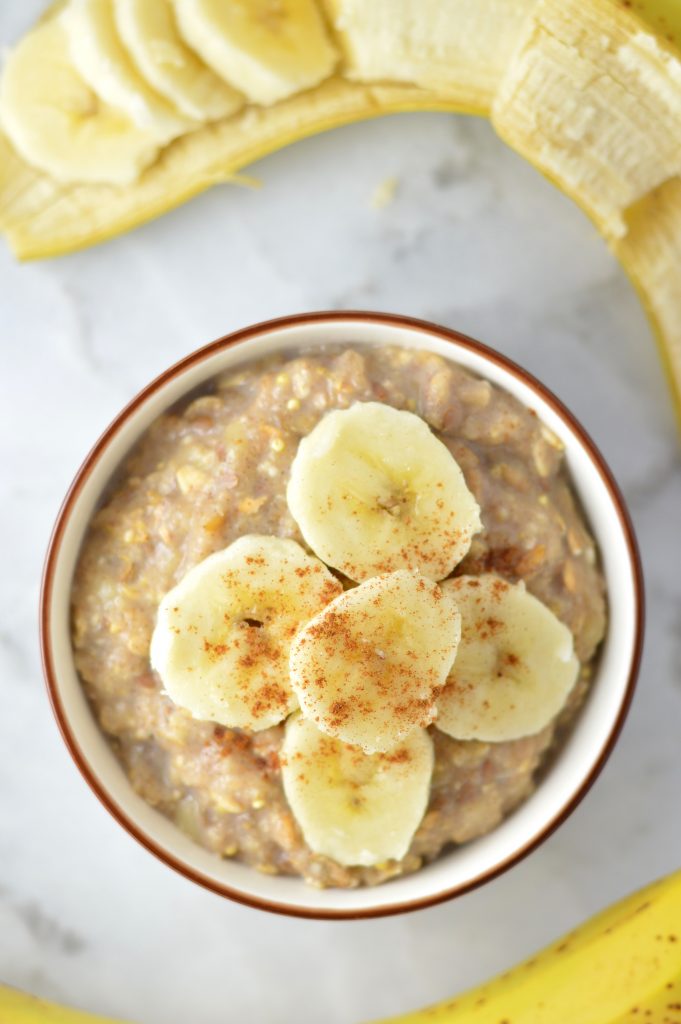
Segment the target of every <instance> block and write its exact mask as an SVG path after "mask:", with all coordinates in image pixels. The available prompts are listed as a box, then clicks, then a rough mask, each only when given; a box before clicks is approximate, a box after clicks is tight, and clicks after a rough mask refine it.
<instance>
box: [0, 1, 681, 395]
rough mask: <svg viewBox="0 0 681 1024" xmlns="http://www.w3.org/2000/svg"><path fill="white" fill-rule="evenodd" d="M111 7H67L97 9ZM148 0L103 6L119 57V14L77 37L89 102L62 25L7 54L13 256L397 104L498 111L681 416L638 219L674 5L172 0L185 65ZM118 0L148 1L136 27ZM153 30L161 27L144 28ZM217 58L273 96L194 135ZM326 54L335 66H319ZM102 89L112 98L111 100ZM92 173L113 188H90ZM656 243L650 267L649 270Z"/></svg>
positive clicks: (671, 135)
mask: <svg viewBox="0 0 681 1024" xmlns="http://www.w3.org/2000/svg"><path fill="white" fill-rule="evenodd" d="M112 2H114V0H71V3H78V4H86V5H92V4H96V5H97V6H98V8H100V7H101V9H102V10H105V8H106V7H107V5H110V4H111V3H112ZM161 2H163V3H167V2H168V0H150V4H141V3H140V0H115V6H114V13H115V15H116V25H117V26H118V28H119V30H120V31H121V34H122V36H123V37H124V38H123V42H125V43H126V45H127V49H128V54H127V55H126V54H125V51H124V50H123V48H122V44H121V40H120V39H118V38H117V36H116V32H115V26H114V28H113V29H112V31H111V32H110V33H109V30H108V29H107V31H106V32H105V33H104V36H102V35H101V34H100V35H98V36H97V39H98V42H97V46H95V47H89V51H88V47H85V50H84V53H85V56H83V53H82V52H81V53H80V56H79V57H78V55H77V54H78V52H79V51H81V50H83V47H82V46H81V47H78V46H76V47H75V48H74V49H75V51H76V58H74V59H76V60H77V62H78V61H80V64H81V68H82V70H83V71H85V77H86V78H88V79H89V80H91V81H92V82H93V83H95V82H96V83H97V89H96V92H97V93H98V94H99V93H100V90H101V94H99V95H98V96H97V95H95V94H93V93H92V92H88V90H87V89H85V87H84V86H83V84H82V82H81V80H80V78H79V76H77V75H75V72H74V69H72V68H67V67H66V65H67V60H66V59H65V58H66V54H65V53H64V46H63V42H62V43H60V42H58V40H57V34H56V33H53V34H52V36H51V45H50V50H51V52H48V50H47V48H46V47H45V46H44V45H42V44H41V45H40V46H38V45H36V46H34V45H33V42H31V43H30V44H29V43H28V40H29V39H31V36H30V35H29V36H28V37H26V48H25V49H24V48H23V44H22V46H21V47H19V48H18V50H17V51H15V54H14V56H10V60H9V62H8V64H7V71H6V72H5V74H4V76H3V78H5V79H6V78H7V77H8V76H11V75H12V74H13V73H14V72H13V71H12V69H13V68H14V69H15V70H16V66H17V64H16V62H15V60H14V57H17V60H18V53H19V51H21V50H23V53H24V54H26V53H35V54H39V55H40V56H39V57H36V58H35V60H36V63H35V68H36V71H35V81H34V82H33V83H32V84H31V87H30V88H28V85H27V83H28V81H30V77H29V76H24V78H23V80H22V81H23V85H22V88H21V89H19V88H17V87H15V86H13V87H8V86H7V84H6V83H4V82H3V83H2V84H0V91H1V92H2V101H1V102H0V108H1V109H0V123H1V124H2V132H4V134H2V133H0V231H3V232H4V233H5V235H6V237H7V239H8V242H9V244H10V246H11V248H12V249H13V250H14V252H15V253H16V255H17V256H19V257H20V258H22V259H27V258H36V257H44V256H51V255H56V254H58V253H62V252H67V251H70V250H72V249H76V248H79V247H81V246H85V245H90V244H93V243H94V242H97V241H101V240H103V239H105V238H109V237H111V236H112V235H115V234H117V233H119V232H121V231H125V230H127V229H128V228H130V227H133V226H135V225H137V224H140V223H142V222H143V221H145V220H148V219H150V218H152V217H155V216H157V215H158V214H160V213H162V212H164V211H165V210H168V209H170V208H172V207H173V206H175V205H177V204H178V203H180V202H183V201H184V200H185V199H188V198H189V197H191V196H193V195H195V194H196V193H197V192H199V191H201V190H202V189H205V188H208V187H209V186H210V185H212V184H215V183H216V182H219V181H228V180H231V179H233V178H234V176H235V174H236V172H237V171H238V170H240V169H241V168H243V167H244V166H245V165H246V164H248V163H249V162H251V161H252V160H254V159H257V158H259V157H261V156H264V155H266V154H267V153H269V152H271V151H272V150H274V149H277V148H279V147H281V146H283V145H286V144H288V143H289V142H292V141H294V140H296V139H299V138H303V137H304V136H306V135H309V134H312V133H314V132H319V131H323V130H325V129H327V128H331V127H334V126H336V125H340V124H346V123H348V122H351V121H355V120H359V119H362V118H367V117H372V116H377V115H379V114H383V113H389V112H393V111H398V110H417V109H424V110H425V109H429V110H454V111H460V112H461V111H468V112H476V113H490V112H491V113H492V119H493V123H494V124H495V127H496V128H497V130H498V132H499V133H500V134H501V136H502V137H503V138H505V139H506V140H507V141H508V142H509V143H510V144H511V145H512V146H514V147H515V148H517V149H518V150H519V151H520V152H521V153H523V154H524V155H525V156H526V157H527V158H528V159H529V160H531V161H532V162H533V163H535V164H536V165H537V166H538V167H540V168H541V169H542V170H543V171H544V172H545V173H546V174H547V175H548V176H549V177H550V178H552V179H553V180H555V181H556V182H557V183H558V184H559V185H560V186H561V187H562V188H563V189H564V190H565V191H567V192H568V193H569V194H570V195H572V197H573V198H574V199H575V200H576V201H577V202H578V203H579V204H580V205H581V206H582V207H583V208H584V209H585V210H586V211H587V213H589V215H590V216H591V217H592V218H593V219H594V220H595V222H596V224H597V225H598V226H599V228H600V230H601V231H602V232H603V234H604V235H605V236H606V238H607V239H609V240H610V242H611V243H612V245H613V248H614V251H615V252H616V253H617V255H618V256H619V257H620V259H622V261H623V262H624V266H625V269H627V270H628V271H629V273H630V275H631V276H632V278H633V280H634V282H635V283H636V285H637V287H638V288H639V291H641V293H642V294H643V298H644V302H645V305H646V308H647V309H648V310H649V312H650V313H651V316H652V318H653V325H654V326H655V327H656V328H657V329H658V331H659V332H660V345H661V348H662V350H663V352H664V354H665V363H666V365H667V367H668V369H670V370H671V373H672V386H673V389H674V391H675V397H676V401H677V404H678V409H679V414H680V415H681V376H680V375H679V369H678V364H679V359H678V345H679V335H681V322H680V320H679V316H678V313H677V305H678V300H676V299H675V298H674V297H673V295H672V296H671V297H670V293H669V283H668V282H669V275H668V274H667V273H663V272H661V271H660V269H659V267H660V264H659V259H660V258H661V257H662V253H663V251H668V250H670V244H671V248H672V250H673V249H674V245H675V243H673V244H672V243H670V241H669V239H671V238H672V236H675V232H676V230H677V227H676V220H675V216H674V213H673V209H672V205H673V204H671V205H670V204H669V203H667V202H666V201H665V202H664V203H663V204H661V206H662V207H663V209H661V210H660V209H659V208H657V212H656V214H655V224H654V226H653V227H652V228H651V229H647V228H646V227H645V226H644V224H643V218H644V213H643V212H642V211H646V210H647V209H649V207H648V205H647V203H646V202H645V200H646V198H647V197H651V196H653V195H656V194H657V192H656V190H658V189H665V190H666V188H667V187H669V189H670V194H672V195H673V194H674V189H675V186H674V185H673V184H672V183H673V182H674V181H681V157H680V156H679V153H681V134H680V133H681V128H680V127H679V126H680V125H681V116H680V115H681V60H680V58H679V53H680V52H681V5H679V3H678V0H635V2H634V0H632V2H631V3H630V2H624V0H565V2H563V0H517V2H516V0H476V2H475V3H474V4H473V3H470V2H469V0H419V2H418V3H417V0H373V2H372V3H371V4H362V3H360V2H359V0H315V3H314V4H313V0H306V2H303V0H276V2H274V3H273V0H257V4H255V5H253V3H249V4H246V3H245V0H224V2H222V3H218V0H174V7H175V9H176V13H177V15H178V16H179V19H180V21H185V23H186V22H187V21H188V22H189V24H190V25H193V26H194V27H193V29H192V28H190V29H189V30H188V32H189V33H190V34H192V35H193V39H194V43H195V45H196V47H197V49H198V50H199V51H200V53H197V54H194V55H193V56H192V57H191V58H190V56H189V52H190V50H191V45H190V46H189V47H188V46H187V42H188V40H187V39H183V38H182V36H181V35H178V34H177V25H176V24H175V21H174V20H173V19H172V17H170V12H168V11H166V15H159V16H158V20H157V15H156V14H155V13H154V11H153V8H155V7H156V8H157V7H158V4H159V3H161ZM316 4H318V5H319V6H316ZM61 6H62V5H61V4H59V5H56V6H55V9H54V12H55V14H57V13H58V11H59V9H60V7H61ZM125 6H127V8H128V10H130V9H132V8H133V7H136V8H137V11H138V13H139V12H140V11H143V10H144V19H145V20H144V21H143V22H141V21H139V20H138V21H137V22H135V24H134V26H133V27H134V29H135V32H136V33H137V34H136V35H134V34H133V30H132V28H131V25H130V23H129V22H128V23H126V22H125V16H124V15H123V14H122V13H121V11H122V10H123V7H125ZM119 8H120V10H119ZM187 12H189V13H187ZM321 12H323V14H324V16H325V18H326V21H327V25H328V26H329V27H330V28H331V29H332V30H333V31H332V33H331V35H329V34H328V32H325V30H324V27H323V25H322V22H321V20H320V17H319V15H320V13H321ZM55 14H53V15H52V16H53V17H54V16H55ZM105 14H106V11H105ZM242 16H243V17H242ZM147 19H148V20H147ZM275 22H276V23H277V25H278V26H279V29H278V31H277V32H273V31H272V26H273V24H274V23H275ZM109 24H111V19H109ZM124 24H127V28H124V27H122V26H123V25H124ZM197 26H198V27H197ZM147 27H148V28H149V30H150V32H151V34H152V35H153V34H154V33H155V32H157V33H158V38H156V39H155V40H154V39H149V38H148V35H149V34H148V33H147ZM185 27H186V26H185ZM209 29H210V31H209ZM36 31H37V30H34V33H35V32H36ZM109 34H110V35H111V39H109ZM41 38H42V39H43V40H44V39H45V36H42V37H41ZM284 39H286V40H288V42H289V43H290V44H291V45H292V50H293V52H295V53H296V54H297V57H296V59H295V60H293V61H291V60H289V58H288V56H287V54H288V51H287V50H285V48H283V47H282V45H280V40H284ZM315 39H316V40H317V44H318V45H316V46H312V45H311V41H313V40H315ZM189 43H191V40H189ZM152 44H154V45H152ZM155 44H160V45H155ZM217 50H219V51H220V55H219V58H218V60H219V64H220V67H218V68H217V72H218V74H220V75H221V76H224V77H225V78H226V79H227V81H228V82H229V83H230V84H231V85H235V86H236V87H237V88H238V89H241V90H242V91H243V92H244V93H245V95H246V97H247V99H250V100H252V101H256V102H267V103H270V102H272V101H273V100H274V99H275V98H276V97H277V96H279V97H285V98H283V99H280V100H279V102H277V103H275V104H274V105H273V106H269V107H266V108H260V107H258V106H249V107H248V108H247V109H246V111H244V112H239V111H236V112H232V113H230V114H229V116H221V117H219V119H218V120H217V121H215V122H214V123H212V124H205V123H204V124H203V126H202V127H198V128H196V126H197V124H198V123H201V122H206V121H211V120H212V119H213V118H214V117H215V116H216V114H215V110H214V109H211V105H210V104H208V103H207V101H205V93H201V92H199V94H198V99H197V95H196V94H193V95H191V96H190V95H189V93H190V92H191V89H190V84H189V83H194V82H196V83H198V82H199V81H203V82H204V83H205V82H207V81H210V79H207V78H206V77H205V76H206V75H209V74H210V72H209V70H208V68H207V67H205V65H204V64H203V63H202V62H201V60H200V56H203V57H204V58H205V59H206V60H207V61H208V63H212V62H213V60H214V58H215V57H216V52H215V51H217ZM209 51H210V53H209ZM88 52H89V58H88V56H87V54H88ZM93 54H98V55H99V56H100V57H105V56H106V57H107V60H106V61H99V60H98V59H96V58H95V57H94V56H93ZM178 54H180V56H179V57H178V56H177V55H178ZM227 54H229V60H228V63H229V71H228V70H227V65H226V64H225V57H226V55H227ZM156 55H160V58H159V60H158V61H157V60H156V59H155V57H156ZM164 55H165V57H167V58H168V62H166V61H165V59H164ZM112 56H113V57H115V59H114V60H113V67H111V66H109V63H108V62H109V60H110V59H111V57H112ZM122 57H126V58H127V57H130V58H131V60H130V61H129V62H128V61H127V60H123V59H122ZM338 57H340V63H339V65H338V68H337V71H336V74H337V75H339V76H338V77H329V76H331V75H332V72H333V69H334V67H335V65H336V61H337V59H338ZM40 58H42V59H40ZM184 59H186V60H187V61H188V64H187V66H186V68H185V67H180V65H181V64H182V61H183V60H184ZM178 62H179V63H178ZM122 64H123V65H125V67H126V68H127V72H126V74H123V73H122V71H121V65H122ZM86 65H87V67H86ZM223 65H224V66H223ZM171 67H175V70H177V72H178V74H174V72H173V71H172V70H171ZM131 70H132V75H133V77H134V80H135V81H136V82H138V83H139V82H141V83H142V85H141V87H140V89H139V90H137V91H139V92H140V95H141V96H142V102H141V103H137V99H139V97H135V102H134V103H133V98H132V95H131V93H130V90H129V89H128V88H127V86H128V85H129V84H130V82H131V80H132V79H131ZM185 72H186V73H185ZM194 72H196V75H197V76H198V77H197V78H196V79H195V78H194ZM340 76H343V77H340ZM349 79H352V81H350V80H349ZM213 80H214V79H213ZM15 81H16V79H15ZM112 82H113V85H112ZM315 82H316V83H317V84H316V85H314V87H313V88H311V87H310V86H311V85H313V84H314V83H315ZM400 82H403V83H410V84H404V85H398V84H397V83H400ZM65 83H66V84H65ZM180 83H181V84H180ZM424 85H425V86H427V88H422V87H421V86H424ZM196 88H197V89H199V86H198V84H197V85H196ZM224 88H227V86H224ZM296 90H305V91H302V92H301V91H298V92H297V93H296V94H295V95H292V93H294V92H296ZM106 96H109V97H111V96H114V97H116V102H117V103H120V104H121V110H119V111H117V112H113V111H111V109H110V105H109V104H107V103H106ZM150 97H151V98H150ZM152 100H153V102H152ZM214 101H215V103H216V105H217V107H218V108H219V107H220V104H224V105H225V106H229V102H233V103H234V105H235V106H236V102H237V101H236V98H235V95H234V91H233V90H232V91H229V90H228V91H227V92H226V93H225V92H222V94H221V95H220V94H219V93H218V92H216V94H215V97H214ZM159 104H160V106H159ZM164 104H165V106H164ZM173 106H174V107H175V108H177V109H173ZM133 108H134V113H133ZM123 109H127V110H129V111H130V112H131V114H132V120H133V121H137V120H138V119H141V120H143V121H144V122H145V124H148V125H150V126H151V127H148V128H147V129H145V133H146V134H147V136H148V138H147V139H146V141H145V140H144V138H136V137H135V134H134V132H133V131H131V127H132V126H131V125H130V118H126V117H124V116H123V114H122V112H121V111H122V110H123ZM74 111H75V114H74ZM178 118H179V119H180V120H181V121H182V122H183V123H184V129H182V130H187V129H188V128H192V129H194V128H195V129H196V130H192V131H189V132H188V133H187V134H184V135H182V136H181V137H180V138H178V139H175V140H174V141H173V142H171V143H170V144H169V145H167V146H166V147H165V148H164V149H163V150H162V152H161V154H160V156H159V157H158V159H154V158H155V156H156V152H157V139H158V137H159V136H160V137H162V138H167V137H169V136H171V135H173V134H175V132H176V127H175V125H176V124H177V119H178ZM189 118H191V120H189ZM154 126H155V131H156V132H157V133H158V134H157V135H155V134H154ZM10 140H11V141H10ZM69 142H71V143H72V145H71V146H69ZM147 165H150V166H147ZM39 168H43V170H40V169H39ZM145 168H147V169H146V170H145ZM135 176H136V180H135V181H132V179H133V177H135ZM74 181H77V182H78V184H76V185H74V184H73V182H74ZM102 181H104V182H108V183H110V184H111V185H113V186H115V187H113V188H105V187H102V186H101V185H99V184H96V183H97V182H102ZM93 183H95V184H93ZM629 232H634V236H633V238H632V239H631V240H629V239H628V237H627V236H628V233H629ZM660 239H662V240H663V241H662V242H661V241H660ZM629 241H631V244H629ZM620 243H622V244H620ZM651 249H652V250H654V252H655V254H656V255H655V258H654V261H653V262H654V266H653V267H649V266H647V265H646V259H647V254H648V253H649V252H650V251H651ZM668 339H669V340H668ZM674 345H676V352H670V351H668V349H673V347H674Z"/></svg>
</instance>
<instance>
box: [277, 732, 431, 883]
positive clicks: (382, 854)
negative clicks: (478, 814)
mask: <svg viewBox="0 0 681 1024" xmlns="http://www.w3.org/2000/svg"><path fill="white" fill-rule="evenodd" d="M433 764H434V754H433V742H432V740H431V738H430V736H429V735H428V733H427V732H426V730H425V729H417V730H416V731H415V732H412V733H411V734H410V735H409V736H408V737H407V739H405V740H403V741H402V742H401V743H399V744H398V745H397V746H395V747H393V748H392V749H391V750H389V751H387V752H383V753H376V754H365V753H364V752H363V751H361V750H359V749H358V748H357V747H353V746H349V745H348V744H346V743H342V742H341V741H340V740H336V739H332V738H331V737H330V736H326V735H325V734H324V733H323V732H320V731H319V729H317V727H316V726H315V725H314V724H313V723H312V722H310V721H309V720H307V719H305V718H303V717H302V716H301V715H293V716H292V717H291V718H290V719H289V720H288V722H287V723H286V736H285V740H284V745H283V748H282V752H281V777H282V782H283V785H284V792H285V793H286V799H287V801H288V804H289V806H290V808H291V810H292V811H293V814H294V815H295V818H296V821H297V822H298V824H299V825H300V828H301V830H302V832H303V835H304V836H305V841H306V843H307V844H308V846H309V847H310V848H311V849H312V850H314V851H315V853H321V854H324V855H325V856H327V857H332V858H333V859H334V860H335V861H337V862H338V863H339V864H346V865H348V866H352V865H363V866H365V867H368V866H370V865H372V864H380V863H382V862H383V861H386V860H401V858H402V857H404V855H405V854H406V852H407V850H408V849H409V844H410V843H411V840H412V837H413V835H414V832H415V831H416V829H417V828H418V826H419V824H420V822H421V819H422V818H423V815H424V813H425V810H426V807H427V805H428V797H429V794H430V778H431V775H432V773H433Z"/></svg>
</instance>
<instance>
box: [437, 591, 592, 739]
mask: <svg viewBox="0 0 681 1024" xmlns="http://www.w3.org/2000/svg"><path fill="white" fill-rule="evenodd" d="M442 589H443V590H444V591H445V593H446V594H447V595H448V596H449V597H451V598H453V600H454V601H455V602H456V606H457V607H458V609H459V611H460V612H461V643H460V645H459V650H458V652H457V656H456V662H455V664H454V668H453V670H452V672H451V674H450V676H449V680H448V683H447V686H446V688H445V690H444V692H443V693H442V695H441V696H440V698H439V700H438V702H437V727H438V729H441V730H442V731H443V732H446V733H448V734H449V735H450V736H453V737H454V739H457V740H485V741H487V742H489V743H499V742H503V741H505V740H516V739H520V738H521V737H523V736H532V735H534V734H535V733H537V732H540V731H541V730H542V729H543V728H544V727H545V726H546V725H548V724H549V722H550V721H551V720H552V719H553V718H554V717H555V716H556V715H557V714H558V712H559V711H560V710H561V708H562V707H563V705H564V704H565V701H566V700H567V697H568V694H569V693H570V690H571V689H572V687H573V686H574V684H575V681H576V679H577V674H578V672H579V662H578V661H577V658H576V656H575V654H574V651H573V645H572V634H571V633H570V630H569V629H568V628H567V626H565V625H564V624H563V623H562V622H560V621H559V619H557V618H556V616H555V615H554V614H553V612H552V611H550V610H549V609H548V608H547V607H546V605H544V604H542V602H541V601H539V600H537V598H536V597H533V596H532V594H530V593H528V591H527V590H526V589H525V585H524V583H518V584H515V585H513V584H511V583H507V582H506V581H505V580H502V579H501V578H500V577H499V576H493V575H486V576H458V577H456V578H455V579H452V580H445V582H444V583H443V584H442Z"/></svg>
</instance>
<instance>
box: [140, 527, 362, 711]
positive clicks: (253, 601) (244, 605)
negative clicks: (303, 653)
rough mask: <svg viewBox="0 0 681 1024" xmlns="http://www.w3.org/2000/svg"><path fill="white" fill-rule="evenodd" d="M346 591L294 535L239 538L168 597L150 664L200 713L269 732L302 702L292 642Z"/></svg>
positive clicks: (179, 699)
mask: <svg viewBox="0 0 681 1024" xmlns="http://www.w3.org/2000/svg"><path fill="white" fill-rule="evenodd" d="M341 589H342V588H341V585H340V583H339V582H338V580H336V579H335V578H334V577H333V576H332V575H331V573H329V572H328V570H327V569H326V567H325V566H323V565H322V563H321V562H319V561H318V560H317V559H316V558H312V557H311V556H310V555H308V554H306V552H305V551H303V549H302V548H301V547H300V545H299V544H296V542H295V541H293V540H281V539H280V538H279V537H258V536H255V535H249V536H246V537H240V538H239V540H237V541H235V542H234V543H233V544H231V545H230V546H229V547H228V548H225V550H224V551H218V552H217V554H214V555H210V556H209V557H208V558H206V559H204V561H203V562H200V563H199V565H197V566H195V567H194V568H193V569H191V570H190V572H188V573H187V575H186V576H185V577H184V579H183V580H181V581H180V583H178V584H177V586H176V587H173V589H172V590H171V591H170V592H169V593H168V594H166V596H165V597H164V598H163V600H162V602H161V605H160V607H159V611H158V619H157V623H156V628H155V630H154V634H153V637H152V640H151V652H150V656H151V664H152V667H153V668H154V669H155V671H156V672H158V674H159V675H160V677H161V679H162V681H163V685H164V686H165V689H166V692H167V693H168V696H169V697H170V698H171V699H172V700H173V701H174V702H175V703H176V704H179V705H180V706H181V707H183V708H186V709H187V710H188V711H190V712H191V714H192V715H193V716H194V717H195V718H204V719H211V720H213V721H216V722H220V723H222V724H223V725H227V726H230V727H235V728H240V729H252V730H254V731H255V730H260V729H268V728H270V726H273V725H276V724H277V723H278V722H281V721H282V719H283V718H285V717H286V715H288V714H289V712H290V711H292V710H293V708H295V706H296V699H295V696H294V694H293V691H292V689H291V686H290V683H289V678H288V657H289V647H290V644H291V639H292V638H293V636H295V634H296V632H297V631H298V629H299V628H300V626H301V625H302V624H303V623H305V622H307V621H308V619H310V618H311V617H312V616H313V615H316V614H317V612H319V611H320V609H322V608H323V607H324V606H325V605H326V604H328V603H329V601H331V600H332V599H333V598H334V597H336V596H337V595H338V594H339V592H340V591H341Z"/></svg>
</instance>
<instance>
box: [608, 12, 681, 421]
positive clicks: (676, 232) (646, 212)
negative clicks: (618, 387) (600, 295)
mask: <svg viewBox="0 0 681 1024" xmlns="http://www.w3.org/2000/svg"><path fill="white" fill-rule="evenodd" d="M679 6H680V7H681V4H680V5H679ZM626 227H627V231H626V234H625V235H624V236H623V237H622V238H620V239H619V240H618V241H617V242H616V243H615V244H614V245H613V251H614V253H615V255H616V256H617V258H618V259H619V261H620V263H621V264H622V266H623V267H624V269H625V271H626V272H627V274H628V275H629V277H630V278H631V281H632V283H633V285H634V287H635V288H636V290H637V292H638V293H639V296H640V299H641V302H642V303H643V306H644V308H645V310H646V312H647V313H648V317H649V319H650V322H651V324H652V327H653V331H654V333H655V336H656V339H657V342H658V348H659V351H660V357H661V359H662V364H663V366H664V369H665V372H666V374H667V376H668V378H669V380H670V381H671V382H672V385H673V387H674V395H675V399H676V411H677V414H678V416H679V420H680V422H681V404H680V395H679V388H680V387H681V178H673V179H671V180H670V181H667V182H665V183H664V184H663V185H660V187H659V188H657V189H655V190H654V191H653V192H651V193H650V195H647V196H646V197H645V198H644V199H642V200H640V201H639V202H638V203H636V204H635V205H634V206H632V207H631V208H630V209H629V210H628V211H627V214H626Z"/></svg>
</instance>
